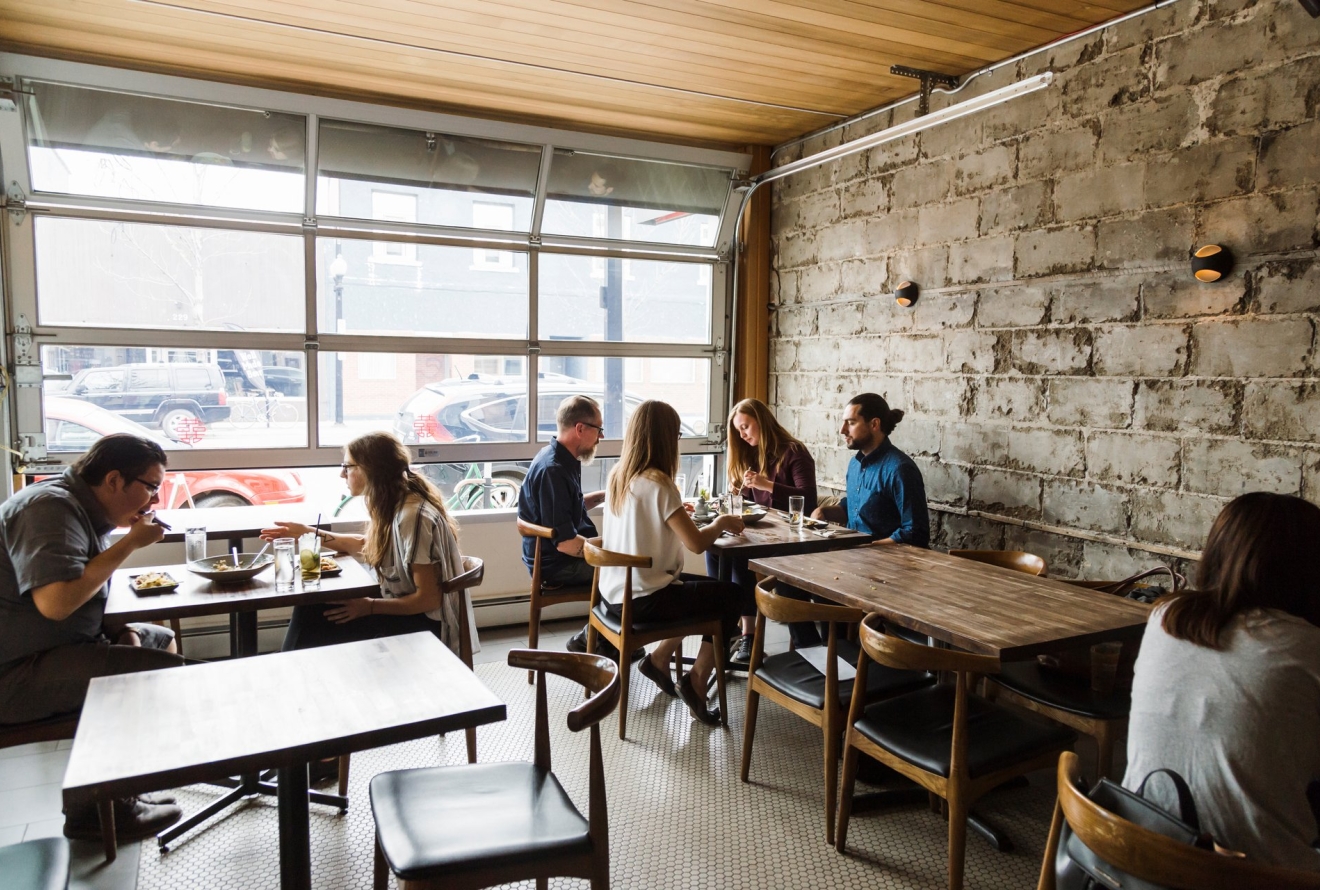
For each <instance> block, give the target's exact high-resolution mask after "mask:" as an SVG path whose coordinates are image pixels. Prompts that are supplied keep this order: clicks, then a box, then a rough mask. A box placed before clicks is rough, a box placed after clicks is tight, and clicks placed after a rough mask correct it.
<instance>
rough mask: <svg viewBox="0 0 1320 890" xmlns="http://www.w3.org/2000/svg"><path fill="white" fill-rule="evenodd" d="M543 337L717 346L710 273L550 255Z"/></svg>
mask: <svg viewBox="0 0 1320 890" xmlns="http://www.w3.org/2000/svg"><path fill="white" fill-rule="evenodd" d="M538 282H539V285H540V289H541V300H540V324H541V336H543V337H547V338H549V339H553V340H607V341H611V342H625V343H636V342H649V343H709V342H710V314H711V284H710V282H711V276H710V266H709V265H707V264H705V263H664V262H655V261H651V260H625V259H619V258H617V257H602V258H596V257H587V256H564V255H562V254H542V255H541V265H540V272H539V278H538Z"/></svg>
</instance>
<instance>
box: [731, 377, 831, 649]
mask: <svg viewBox="0 0 1320 890" xmlns="http://www.w3.org/2000/svg"><path fill="white" fill-rule="evenodd" d="M728 442H729V453H728V459H727V463H728V469H729V490H730V491H739V490H740V491H741V492H742V496H743V498H744V499H747V500H751V501H755V502H756V503H758V504H760V505H761V506H763V507H766V508H767V509H769V508H771V507H773V508H774V509H776V510H787V509H788V499H789V498H790V497H801V498H802V499H803V501H804V503H805V512H806V514H807V515H810V514H811V512H812V511H813V510H815V509H816V502H817V497H816V462H815V461H814V460H813V459H812V457H811V452H810V451H808V450H807V446H805V445H803V444H802V442H801V441H799V440H798V438H797V437H796V436H794V435H793V434H792V433H790V432H789V431H788V430H786V429H784V426H783V424H781V423H780V422H779V421H778V420H777V419H776V418H775V415H774V412H772V411H771V410H770V408H769V406H767V405H766V403H765V402H762V401H761V400H760V399H743V400H742V401H741V402H739V403H738V404H736V405H734V406H733V410H732V411H730V412H729V434H728ZM718 568H719V560H718V559H716V557H715V556H714V555H713V554H710V553H708V554H706V572H707V574H709V575H710V576H711V577H712V578H714V577H717V576H718V574H719V572H718ZM733 583H734V584H736V585H738V587H739V588H741V589H742V592H743V598H742V616H741V618H740V619H739V624H740V625H741V626H740V628H739V629H740V630H741V634H740V635H739V636H737V637H735V638H734V639H733V640H732V641H731V642H730V644H729V660H730V661H732V662H734V663H735V664H747V663H748V662H749V661H751V660H752V628H753V626H754V625H755V622H756V578H755V577H754V576H753V575H752V573H751V572H750V571H748V569H747V560H745V559H740V560H737V561H735V562H734V564H733Z"/></svg>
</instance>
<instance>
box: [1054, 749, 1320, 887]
mask: <svg viewBox="0 0 1320 890" xmlns="http://www.w3.org/2000/svg"><path fill="white" fill-rule="evenodd" d="M1078 764H1079V761H1078V758H1077V755H1076V754H1073V753H1071V752H1067V753H1065V754H1063V756H1061V757H1060V758H1059V768H1058V789H1059V796H1058V798H1057V800H1056V802H1055V805H1054V821H1053V822H1052V824H1051V825H1050V834H1049V839H1048V840H1047V841H1046V843H1045V858H1044V861H1043V862H1042V863H1041V869H1040V881H1039V883H1038V884H1037V885H1036V887H1037V890H1055V884H1056V882H1055V856H1056V855H1057V854H1058V851H1059V841H1060V835H1061V833H1062V831H1063V823H1064V821H1065V820H1066V821H1067V823H1068V826H1069V827H1070V828H1071V829H1072V831H1073V834H1074V836H1075V837H1076V839H1077V840H1079V841H1081V842H1082V843H1083V844H1085V845H1086V846H1087V847H1089V848H1090V849H1091V851H1092V852H1093V853H1095V854H1096V856H1098V857H1099V858H1100V859H1102V860H1104V861H1105V862H1107V863H1109V864H1110V865H1112V866H1113V867H1114V868H1116V869H1118V870H1120V871H1123V872H1126V873H1127V875H1129V876H1130V877H1132V878H1135V879H1136V880H1138V881H1144V882H1146V884H1143V886H1158V887H1167V888H1169V890H1320V872H1314V871H1297V870H1294V869H1289V868H1279V867H1277V866H1273V865H1265V864H1263V863H1260V862H1256V861H1253V860H1251V859H1245V858H1241V857H1238V856H1225V855H1223V854H1222V853H1218V852H1215V851H1214V850H1203V849H1201V848H1199V847H1195V846H1193V845H1192V844H1184V843H1180V842H1179V841H1176V840H1174V839H1173V838H1169V837H1165V836H1164V835H1162V834H1158V833H1156V832H1154V831H1150V830H1149V829H1146V828H1142V827H1141V826H1140V825H1137V824H1135V823H1133V822H1129V821H1128V820H1127V819H1124V818H1123V817H1122V816H1119V815H1118V814H1116V813H1111V812H1110V811H1109V810H1106V809H1104V808H1103V807H1101V806H1100V805H1099V804H1096V803H1095V802H1094V801H1092V800H1091V799H1090V798H1089V797H1087V795H1086V791H1085V788H1084V787H1083V785H1082V776H1081V771H1080V768H1079V766H1078ZM1123 885H1124V886H1127V882H1124V884H1123ZM1115 886H1118V884H1117V882H1116V883H1115Z"/></svg>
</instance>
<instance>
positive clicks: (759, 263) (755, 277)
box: [733, 145, 773, 402]
mask: <svg viewBox="0 0 1320 890" xmlns="http://www.w3.org/2000/svg"><path fill="white" fill-rule="evenodd" d="M748 153H749V154H751V156H752V162H751V175H752V176H756V175H757V174H759V173H764V172H765V171H766V170H768V169H770V148H769V147H768V146H764V145H754V146H751V147H749V148H748ZM770 195H771V189H769V188H762V189H758V190H757V192H756V194H754V195H753V196H752V202H751V206H750V207H748V208H747V216H746V217H744V219H743V230H742V244H743V252H742V256H740V257H739V258H738V261H739V264H740V265H739V272H738V293H737V294H735V295H734V299H735V300H737V302H738V314H737V318H738V331H737V336H736V338H735V343H736V348H737V354H736V355H734V357H733V368H734V373H735V374H736V377H735V379H734V385H733V398H734V401H737V400H739V399H760V400H761V401H763V402H764V401H767V396H768V393H769V391H770V276H771V274H773V272H772V270H771V267H770V256H771V254H770Z"/></svg>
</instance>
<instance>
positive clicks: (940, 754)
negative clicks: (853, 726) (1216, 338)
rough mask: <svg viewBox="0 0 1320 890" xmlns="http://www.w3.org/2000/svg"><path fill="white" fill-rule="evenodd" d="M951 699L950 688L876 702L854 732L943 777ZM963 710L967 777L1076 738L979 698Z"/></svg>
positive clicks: (950, 734) (970, 700)
mask: <svg viewBox="0 0 1320 890" xmlns="http://www.w3.org/2000/svg"><path fill="white" fill-rule="evenodd" d="M953 698H954V690H953V686H951V685H942V686H933V687H931V688H929V689H923V690H920V691H918V692H909V693H908V694H907V695H900V696H899V697H898V698H891V699H887V700H885V701H881V702H876V703H875V704H873V705H871V706H870V707H868V708H867V709H866V712H865V714H863V716H862V718H861V719H860V720H858V721H857V730H858V732H860V733H861V734H862V735H864V736H866V737H867V738H868V739H870V740H871V741H873V742H875V743H876V744H877V745H879V746H880V747H881V748H884V749H885V750H886V751H888V752H890V753H891V754H894V755H896V756H898V757H901V758H902V759H904V760H906V761H907V762H909V763H913V764H916V765H917V766H919V767H921V768H922V769H924V770H925V771H926V772H930V773H935V774H936V775H940V776H944V777H945V778H948V776H949V749H950V748H951V746H952V745H953ZM968 706H969V707H968V709H967V711H968V714H967V772H968V774H969V775H970V776H971V777H972V778H973V779H975V778H978V777H980V776H984V775H986V774H988V773H992V772H995V771H996V770H1000V769H1003V768H1005V767H1008V766H1011V765H1013V764H1014V763H1017V762H1019V761H1022V760H1027V759H1030V758H1032V757H1035V756H1036V755H1037V754H1045V753H1048V752H1050V751H1056V750H1062V749H1064V748H1067V747H1069V746H1071V745H1072V743H1073V742H1074V741H1076V740H1077V734H1076V733H1075V732H1073V731H1072V730H1070V729H1067V728H1065V727H1062V726H1058V725H1057V724H1048V723H1044V722H1037V721H1035V720H1029V719H1027V718H1024V717H1019V716H1018V715H1017V714H1015V713H1013V712H1012V711H1009V710H1007V709H1006V708H1001V707H999V706H998V705H994V704H991V703H990V702H988V701H986V700H985V699H983V698H981V697H980V696H976V695H969V696H968Z"/></svg>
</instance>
